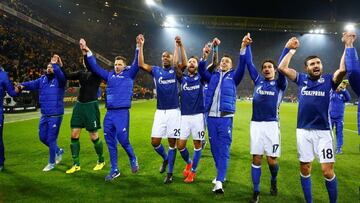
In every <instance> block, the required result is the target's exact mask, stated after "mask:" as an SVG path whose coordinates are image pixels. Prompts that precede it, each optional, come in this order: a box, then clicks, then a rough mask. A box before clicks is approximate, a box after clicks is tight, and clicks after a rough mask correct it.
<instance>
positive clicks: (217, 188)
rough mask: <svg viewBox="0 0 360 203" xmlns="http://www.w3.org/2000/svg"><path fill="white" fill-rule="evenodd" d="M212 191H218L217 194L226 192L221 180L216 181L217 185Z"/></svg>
mask: <svg viewBox="0 0 360 203" xmlns="http://www.w3.org/2000/svg"><path fill="white" fill-rule="evenodd" d="M212 191H213V192H214V193H217V194H224V189H223V187H222V182H221V181H216V183H215V187H214V189H213V190H212Z"/></svg>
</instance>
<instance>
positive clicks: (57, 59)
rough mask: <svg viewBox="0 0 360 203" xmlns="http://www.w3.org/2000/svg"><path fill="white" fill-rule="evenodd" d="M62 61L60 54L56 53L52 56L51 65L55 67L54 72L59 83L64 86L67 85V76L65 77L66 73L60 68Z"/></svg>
mask: <svg viewBox="0 0 360 203" xmlns="http://www.w3.org/2000/svg"><path fill="white" fill-rule="evenodd" d="M60 61H61V59H60V56H58V55H56V54H55V55H54V56H53V57H52V58H51V66H52V67H53V70H54V74H55V77H56V79H57V80H58V82H59V85H60V86H62V87H65V85H66V78H65V75H64V73H63V72H62V70H61V68H60V65H61V64H62V62H61V63H60Z"/></svg>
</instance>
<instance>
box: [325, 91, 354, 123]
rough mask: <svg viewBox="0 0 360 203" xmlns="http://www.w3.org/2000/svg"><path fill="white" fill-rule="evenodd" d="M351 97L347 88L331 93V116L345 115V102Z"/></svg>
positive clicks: (340, 116) (339, 116)
mask: <svg viewBox="0 0 360 203" xmlns="http://www.w3.org/2000/svg"><path fill="white" fill-rule="evenodd" d="M350 99H351V97H350V94H349V92H348V91H347V90H340V91H339V92H336V91H333V92H332V93H331V95H330V116H331V118H342V117H344V110H345V102H348V101H350Z"/></svg>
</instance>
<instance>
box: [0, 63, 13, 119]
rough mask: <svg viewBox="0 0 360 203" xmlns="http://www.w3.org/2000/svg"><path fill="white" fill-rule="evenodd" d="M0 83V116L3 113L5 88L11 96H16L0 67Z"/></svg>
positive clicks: (7, 77)
mask: <svg viewBox="0 0 360 203" xmlns="http://www.w3.org/2000/svg"><path fill="white" fill-rule="evenodd" d="M0 67H1V66H0ZM0 84H1V85H0V116H1V115H3V111H4V109H3V103H4V96H5V90H6V91H7V92H8V93H9V95H10V96H12V97H15V96H17V94H16V92H15V89H14V86H13V85H12V83H11V81H10V80H9V76H8V74H7V73H6V72H5V71H3V70H2V69H1V68H0ZM0 119H1V118H0Z"/></svg>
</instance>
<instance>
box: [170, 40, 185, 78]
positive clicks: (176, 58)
mask: <svg viewBox="0 0 360 203" xmlns="http://www.w3.org/2000/svg"><path fill="white" fill-rule="evenodd" d="M180 44H181V39H180V37H179V36H176V37H175V50H174V62H173V63H174V67H175V71H176V78H177V79H178V80H180V79H181V78H182V76H183V71H184V69H185V68H186V67H184V69H182V68H181V66H180V64H179V47H180Z"/></svg>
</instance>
